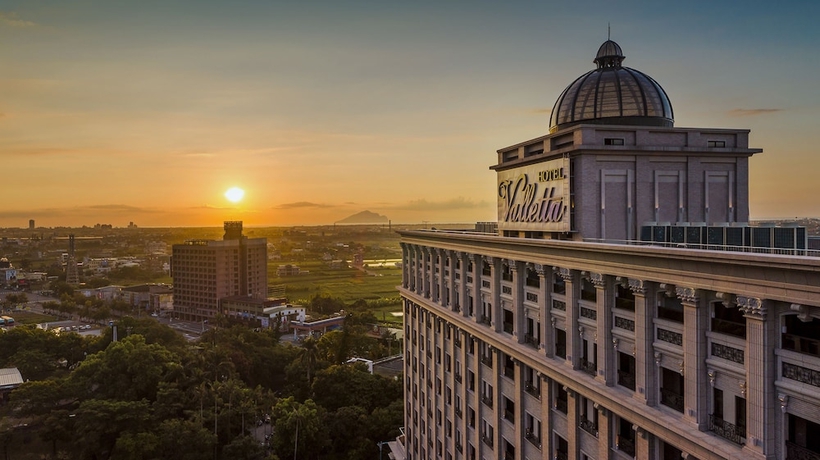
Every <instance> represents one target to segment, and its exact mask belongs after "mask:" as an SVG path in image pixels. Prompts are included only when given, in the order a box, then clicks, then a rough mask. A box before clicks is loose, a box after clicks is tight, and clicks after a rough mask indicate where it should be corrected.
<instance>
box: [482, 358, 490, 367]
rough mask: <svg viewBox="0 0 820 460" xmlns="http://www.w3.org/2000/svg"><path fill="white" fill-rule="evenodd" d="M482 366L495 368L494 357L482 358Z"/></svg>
mask: <svg viewBox="0 0 820 460" xmlns="http://www.w3.org/2000/svg"><path fill="white" fill-rule="evenodd" d="M481 364H483V365H485V366H487V367H489V368H492V367H493V357H492V356H482V357H481Z"/></svg>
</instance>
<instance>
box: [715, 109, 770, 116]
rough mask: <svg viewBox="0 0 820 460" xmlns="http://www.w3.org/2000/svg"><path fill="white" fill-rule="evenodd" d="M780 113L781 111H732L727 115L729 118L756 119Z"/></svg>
mask: <svg viewBox="0 0 820 460" xmlns="http://www.w3.org/2000/svg"><path fill="white" fill-rule="evenodd" d="M782 111H783V109H732V110H730V111H729V112H728V114H729V116H730V117H756V116H758V115H768V114H770V113H777V112H782Z"/></svg>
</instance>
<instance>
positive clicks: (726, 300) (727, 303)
mask: <svg viewBox="0 0 820 460" xmlns="http://www.w3.org/2000/svg"><path fill="white" fill-rule="evenodd" d="M715 297H717V299H718V300H720V301H721V303H722V304H723V306H724V307H726V308H733V307H734V306H735V302H734V299H733V297H734V296H733V295H732V294H727V293H725V292H717V293H715Z"/></svg>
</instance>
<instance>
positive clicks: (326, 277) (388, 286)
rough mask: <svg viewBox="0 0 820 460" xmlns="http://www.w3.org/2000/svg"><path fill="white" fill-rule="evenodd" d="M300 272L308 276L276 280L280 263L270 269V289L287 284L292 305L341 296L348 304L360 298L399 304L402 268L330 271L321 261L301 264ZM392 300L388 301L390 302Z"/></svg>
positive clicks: (272, 265)
mask: <svg viewBox="0 0 820 460" xmlns="http://www.w3.org/2000/svg"><path fill="white" fill-rule="evenodd" d="M298 265H299V267H300V269H301V270H303V271H304V270H308V271H309V273H307V274H301V275H297V276H289V277H281V278H278V277H276V276H275V275H276V268H277V267H278V266H279V264H278V263H272V264H270V266H269V267H268V270H269V273H270V274H271V275H273V276H272V277H271V278H270V282H269V284H270V285H271V286H275V285H284V287H285V295H286V296H287V297H288V299H290V300H291V301H292V302H296V303H305V302H307V301H309V300H310V298H311V297H313V296H315V295H317V294H319V295H329V296H332V297H338V298H340V299H342V300H343V301H344V302H346V303H352V302H355V301H356V300H359V299H364V300H366V301H368V302H372V301H374V300H379V299H385V300H384V301H385V302H390V301H391V300H393V299H395V304H396V305H399V293H398V291H397V290H396V286H398V285H399V284H401V269H398V268H376V269H373V270H368V271H367V272H364V271H362V270H357V269H353V268H343V269H337V270H331V269H329V268H327V266H326V265H325V264H324V263H322V262H303V263H299V264H298ZM388 299H389V300H388Z"/></svg>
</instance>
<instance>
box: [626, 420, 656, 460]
mask: <svg viewBox="0 0 820 460" xmlns="http://www.w3.org/2000/svg"><path fill="white" fill-rule="evenodd" d="M632 429H633V430H635V460H652V459H654V458H655V456H654V455H653V452H652V443H651V441H652V435H651V434H649V433H647V431H646V430H644V429H643V428H641V427H639V426H636V425H632Z"/></svg>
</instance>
